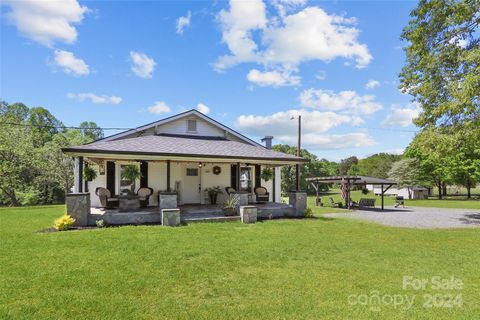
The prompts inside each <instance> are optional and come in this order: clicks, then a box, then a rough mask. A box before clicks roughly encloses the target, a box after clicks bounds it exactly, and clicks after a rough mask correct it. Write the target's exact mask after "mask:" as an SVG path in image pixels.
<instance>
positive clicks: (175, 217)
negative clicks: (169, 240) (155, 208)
mask: <svg viewBox="0 0 480 320" xmlns="http://www.w3.org/2000/svg"><path fill="white" fill-rule="evenodd" d="M162 225H164V226H169V227H177V226H179V225H180V209H162Z"/></svg>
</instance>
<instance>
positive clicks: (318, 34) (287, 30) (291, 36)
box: [215, 0, 372, 71]
mask: <svg viewBox="0 0 480 320" xmlns="http://www.w3.org/2000/svg"><path fill="white" fill-rule="evenodd" d="M286 4H289V5H288V8H289V10H285V8H286V7H285V6H286ZM303 4H304V1H295V0H293V1H274V3H273V5H274V6H275V7H276V8H277V10H278V11H279V16H272V15H270V16H269V17H270V19H269V18H267V10H266V5H265V3H264V2H263V1H261V0H255V1H235V0H231V1H230V7H229V9H228V10H222V11H220V13H219V15H218V18H219V21H220V25H221V29H222V41H223V42H224V43H225V44H226V45H227V46H228V48H229V50H230V54H227V55H224V56H221V57H219V58H218V60H217V62H216V63H215V69H216V70H217V71H223V70H225V69H227V68H229V67H231V66H234V65H236V64H239V63H258V64H261V65H264V66H267V67H269V68H270V69H271V68H272V67H277V68H278V67H282V68H284V69H287V70H296V69H297V67H298V65H299V64H300V63H302V62H306V61H311V60H321V61H325V62H328V61H331V60H334V59H336V58H345V59H349V60H352V59H353V60H355V63H356V66H357V67H358V68H362V67H365V66H367V65H368V64H369V63H370V61H371V59H372V56H371V55H370V53H369V51H368V47H367V46H366V45H365V44H361V43H359V41H358V34H359V30H358V29H357V28H355V27H353V26H352V24H353V23H355V19H354V18H345V17H343V16H337V15H329V14H327V13H326V12H325V11H324V10H323V9H321V8H319V7H316V6H313V7H306V8H303V9H302V10H300V11H298V9H297V12H296V13H292V14H288V12H287V11H290V10H291V9H292V8H293V9H296V8H298V7H299V6H302V5H303ZM279 6H280V7H279ZM279 8H283V9H279ZM282 10H283V11H282ZM257 39H258V40H257Z"/></svg>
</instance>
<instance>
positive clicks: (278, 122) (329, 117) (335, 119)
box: [235, 109, 358, 137]
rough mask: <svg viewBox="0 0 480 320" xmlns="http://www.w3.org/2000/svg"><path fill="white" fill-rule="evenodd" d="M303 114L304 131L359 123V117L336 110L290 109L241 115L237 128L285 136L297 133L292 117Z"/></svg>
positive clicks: (260, 134)
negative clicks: (258, 114) (263, 114)
mask: <svg viewBox="0 0 480 320" xmlns="http://www.w3.org/2000/svg"><path fill="white" fill-rule="evenodd" d="M298 115H301V116H302V132H303V133H318V132H326V131H328V130H330V129H332V128H335V127H338V126H340V125H342V124H351V125H357V124H358V117H352V116H349V115H341V114H337V113H335V112H321V111H317V110H312V111H310V110H305V109H299V110H288V111H285V112H284V111H281V112H276V113H274V114H271V115H267V116H255V115H241V116H239V117H238V118H237V120H236V121H235V126H236V128H238V129H240V130H242V131H243V132H246V133H248V134H251V135H254V136H258V137H260V136H264V135H274V136H285V135H292V136H295V135H296V134H297V125H298V122H297V121H295V120H292V117H297V116H298Z"/></svg>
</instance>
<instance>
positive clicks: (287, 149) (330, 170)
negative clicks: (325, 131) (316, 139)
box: [272, 144, 338, 194]
mask: <svg viewBox="0 0 480 320" xmlns="http://www.w3.org/2000/svg"><path fill="white" fill-rule="evenodd" d="M272 149H273V150H275V151H279V152H284V153H288V154H293V155H296V154H297V148H296V147H291V146H289V145H286V144H279V145H275V146H273V148H272ZM300 155H301V156H302V157H303V158H306V159H308V160H310V162H308V163H305V164H302V165H301V166H300V188H301V189H302V190H305V191H307V193H309V194H313V193H314V192H315V190H314V189H313V188H312V187H311V186H310V184H309V183H307V181H306V180H305V178H308V177H319V176H330V175H336V174H338V164H337V163H335V162H330V161H328V160H326V159H321V160H319V159H318V157H317V156H316V155H314V154H312V153H310V152H308V151H307V150H306V149H301V151H300ZM295 188H296V173H295V166H284V167H282V193H283V194H286V193H287V192H289V191H291V190H295Z"/></svg>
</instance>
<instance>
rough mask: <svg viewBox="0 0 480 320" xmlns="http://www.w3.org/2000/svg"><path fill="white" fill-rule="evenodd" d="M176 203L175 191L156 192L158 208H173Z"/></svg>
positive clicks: (175, 206)
mask: <svg viewBox="0 0 480 320" xmlns="http://www.w3.org/2000/svg"><path fill="white" fill-rule="evenodd" d="M177 205H178V204H177V193H176V192H160V193H159V194H158V206H159V207H160V209H175V208H177Z"/></svg>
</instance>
